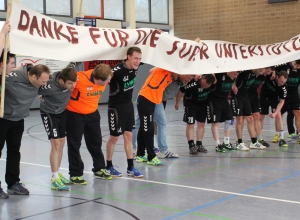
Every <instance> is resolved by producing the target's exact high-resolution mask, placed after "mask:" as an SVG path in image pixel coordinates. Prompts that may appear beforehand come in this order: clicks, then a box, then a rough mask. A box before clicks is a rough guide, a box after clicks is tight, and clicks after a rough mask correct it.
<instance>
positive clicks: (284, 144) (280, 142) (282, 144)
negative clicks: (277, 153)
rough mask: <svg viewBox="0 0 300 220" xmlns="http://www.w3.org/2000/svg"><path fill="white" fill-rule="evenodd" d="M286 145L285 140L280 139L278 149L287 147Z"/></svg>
mask: <svg viewBox="0 0 300 220" xmlns="http://www.w3.org/2000/svg"><path fill="white" fill-rule="evenodd" d="M287 146H288V145H287V143H286V142H285V140H283V139H280V141H279V147H287Z"/></svg>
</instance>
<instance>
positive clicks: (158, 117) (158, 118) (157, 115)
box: [132, 103, 168, 153]
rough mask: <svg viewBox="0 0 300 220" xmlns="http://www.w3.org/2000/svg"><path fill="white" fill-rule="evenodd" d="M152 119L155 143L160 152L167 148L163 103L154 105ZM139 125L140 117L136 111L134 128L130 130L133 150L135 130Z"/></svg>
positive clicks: (134, 147)
mask: <svg viewBox="0 0 300 220" xmlns="http://www.w3.org/2000/svg"><path fill="white" fill-rule="evenodd" d="M153 119H154V121H155V123H156V125H157V144H158V149H159V151H160V152H162V153H164V152H166V151H167V150H168V146H167V139H166V126H167V124H166V121H167V120H166V115H165V109H164V105H163V103H160V104H158V105H155V110H154V114H153ZM139 127H140V117H139V114H138V113H137V114H136V116H135V129H134V130H132V146H133V150H134V151H136V140H137V132H138V130H139Z"/></svg>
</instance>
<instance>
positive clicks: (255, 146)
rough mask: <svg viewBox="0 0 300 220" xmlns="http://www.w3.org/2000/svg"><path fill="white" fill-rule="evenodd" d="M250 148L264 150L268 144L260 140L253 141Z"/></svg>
mask: <svg viewBox="0 0 300 220" xmlns="http://www.w3.org/2000/svg"><path fill="white" fill-rule="evenodd" d="M250 148H251V149H259V150H264V149H266V146H264V145H262V144H261V143H259V142H258V141H257V142H256V143H254V144H253V143H251V144H250Z"/></svg>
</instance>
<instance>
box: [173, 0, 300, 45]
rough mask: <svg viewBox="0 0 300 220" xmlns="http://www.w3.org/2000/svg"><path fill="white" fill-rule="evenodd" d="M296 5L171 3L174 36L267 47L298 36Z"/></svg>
mask: <svg viewBox="0 0 300 220" xmlns="http://www.w3.org/2000/svg"><path fill="white" fill-rule="evenodd" d="M299 25H300V1H295V2H286V3H276V4H268V0H174V35H175V36H177V37H179V38H184V39H190V40H194V39H195V38H196V37H200V38H201V39H203V40H224V41H231V42H235V43H241V44H267V43H268V44H269V43H276V42H281V41H284V40H288V39H290V38H292V37H293V36H296V35H298V34H300V28H299Z"/></svg>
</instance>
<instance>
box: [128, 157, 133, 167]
mask: <svg viewBox="0 0 300 220" xmlns="http://www.w3.org/2000/svg"><path fill="white" fill-rule="evenodd" d="M127 164H128V167H127V170H132V167H133V159H127Z"/></svg>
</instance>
